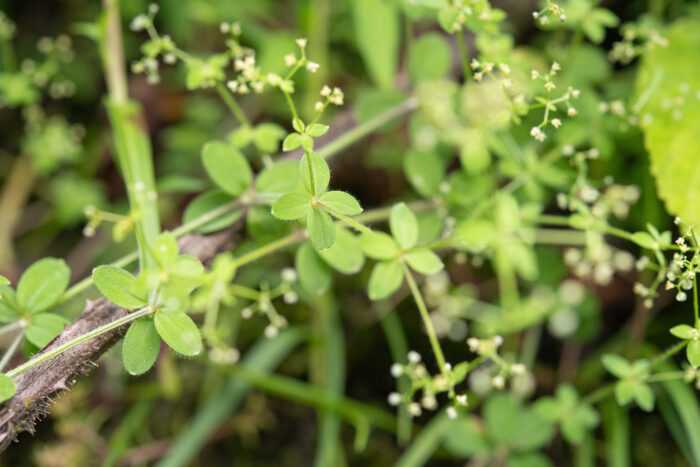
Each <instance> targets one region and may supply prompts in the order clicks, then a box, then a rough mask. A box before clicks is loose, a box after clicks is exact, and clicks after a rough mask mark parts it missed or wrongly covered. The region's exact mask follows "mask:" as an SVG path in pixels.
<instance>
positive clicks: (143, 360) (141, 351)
mask: <svg viewBox="0 0 700 467" xmlns="http://www.w3.org/2000/svg"><path fill="white" fill-rule="evenodd" d="M160 342H161V341H160V336H159V335H158V331H157V330H156V325H155V323H154V322H153V320H152V319H150V318H139V319H137V320H136V321H134V322H133V323H132V324H131V326H130V327H129V330H128V331H126V336H124V343H123V344H122V362H123V363H124V369H125V370H126V371H128V372H129V373H131V374H132V375H142V374H144V373H145V372H147V371H148V370H150V369H151V367H152V366H153V364H154V363H155V362H156V358H158V352H159V351H160Z"/></svg>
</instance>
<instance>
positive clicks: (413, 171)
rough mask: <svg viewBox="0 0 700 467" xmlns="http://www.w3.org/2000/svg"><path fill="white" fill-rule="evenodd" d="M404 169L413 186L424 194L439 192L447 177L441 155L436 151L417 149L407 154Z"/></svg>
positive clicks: (430, 194)
mask: <svg viewBox="0 0 700 467" xmlns="http://www.w3.org/2000/svg"><path fill="white" fill-rule="evenodd" d="M403 170H404V173H405V174H406V179H408V181H409V183H410V184H411V186H413V188H414V189H415V190H416V191H417V192H418V194H420V195H422V196H433V195H435V194H437V193H438V191H439V189H440V183H442V181H443V179H444V177H445V168H444V164H443V162H442V159H440V156H438V155H437V154H436V153H434V152H427V151H420V150H417V149H413V150H411V151H409V152H408V153H407V154H406V158H405V159H404V161H403Z"/></svg>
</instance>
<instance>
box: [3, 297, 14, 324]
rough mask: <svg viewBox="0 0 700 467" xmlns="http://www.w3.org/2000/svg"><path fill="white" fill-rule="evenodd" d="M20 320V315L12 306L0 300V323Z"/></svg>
mask: <svg viewBox="0 0 700 467" xmlns="http://www.w3.org/2000/svg"><path fill="white" fill-rule="evenodd" d="M18 319H19V315H18V314H17V312H16V311H15V310H14V309H13V308H12V307H11V306H10V304H9V303H7V302H6V301H5V300H2V299H0V323H11V322H13V321H16V320H18Z"/></svg>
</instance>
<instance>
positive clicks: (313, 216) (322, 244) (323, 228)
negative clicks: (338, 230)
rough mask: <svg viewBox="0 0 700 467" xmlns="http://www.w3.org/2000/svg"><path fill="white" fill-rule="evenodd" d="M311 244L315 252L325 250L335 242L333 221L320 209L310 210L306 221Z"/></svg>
mask: <svg viewBox="0 0 700 467" xmlns="http://www.w3.org/2000/svg"><path fill="white" fill-rule="evenodd" d="M306 228H307V229H308V231H309V238H310V239H311V243H312V244H313V246H314V247H315V248H316V249H317V250H325V249H327V248H330V247H331V246H333V242H335V225H334V224H333V219H331V216H330V215H329V214H328V213H327V212H326V211H322V210H321V209H312V210H311V211H310V212H309V214H308V216H307V220H306Z"/></svg>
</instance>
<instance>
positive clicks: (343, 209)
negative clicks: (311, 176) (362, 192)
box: [319, 191, 362, 216]
mask: <svg viewBox="0 0 700 467" xmlns="http://www.w3.org/2000/svg"><path fill="white" fill-rule="evenodd" d="M319 201H321V203H323V204H325V205H326V206H328V207H329V208H331V209H335V210H336V211H338V212H340V213H341V214H345V215H346V216H356V215H358V214H360V213H361V212H362V207H361V206H360V203H358V202H357V200H356V199H355V198H354V197H353V196H352V195H351V194H348V193H345V192H344V191H328V192H326V193H324V194H322V195H321V197H320V198H319Z"/></svg>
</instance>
